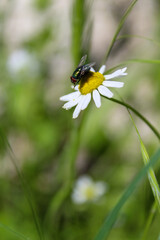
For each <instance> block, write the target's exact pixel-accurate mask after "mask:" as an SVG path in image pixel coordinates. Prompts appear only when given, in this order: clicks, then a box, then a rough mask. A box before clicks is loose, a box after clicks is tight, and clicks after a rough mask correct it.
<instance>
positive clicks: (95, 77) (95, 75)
mask: <svg viewBox="0 0 160 240" xmlns="http://www.w3.org/2000/svg"><path fill="white" fill-rule="evenodd" d="M104 80H105V78H104V76H103V75H102V74H101V73H99V72H88V73H86V74H85V75H84V76H83V77H82V78H81V81H80V84H79V91H80V92H81V93H82V94H83V95H86V94H88V93H91V92H92V91H93V90H94V89H96V88H98V87H99V86H100V85H101V84H102V82H103V81H104Z"/></svg>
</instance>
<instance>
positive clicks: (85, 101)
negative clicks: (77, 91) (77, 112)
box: [81, 93, 91, 110]
mask: <svg viewBox="0 0 160 240" xmlns="http://www.w3.org/2000/svg"><path fill="white" fill-rule="evenodd" d="M90 101H91V93H88V94H87V95H85V98H84V102H83V105H82V108H81V109H82V110H84V109H85V108H86V107H87V106H88V104H89V103H90Z"/></svg>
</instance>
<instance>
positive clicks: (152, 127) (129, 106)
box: [105, 97, 160, 140]
mask: <svg viewBox="0 0 160 240" xmlns="http://www.w3.org/2000/svg"><path fill="white" fill-rule="evenodd" d="M105 98H107V97H105ZM107 99H108V100H110V101H112V102H116V103H118V104H120V105H122V106H125V107H127V108H129V109H130V110H131V111H132V112H134V113H135V114H136V115H137V116H138V117H139V118H141V120H142V121H144V122H145V123H146V124H147V125H148V127H149V128H150V129H151V130H152V131H153V132H154V134H155V135H156V136H157V138H158V139H159V140H160V133H159V132H158V130H157V129H156V128H155V127H154V126H153V125H152V124H151V123H150V122H149V121H148V120H147V119H146V118H145V117H144V116H143V115H142V114H141V113H140V112H138V111H137V110H136V109H135V108H133V107H132V106H131V105H129V104H128V103H125V102H122V101H120V100H117V99H115V98H107Z"/></svg>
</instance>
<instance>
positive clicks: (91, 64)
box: [83, 62, 96, 70]
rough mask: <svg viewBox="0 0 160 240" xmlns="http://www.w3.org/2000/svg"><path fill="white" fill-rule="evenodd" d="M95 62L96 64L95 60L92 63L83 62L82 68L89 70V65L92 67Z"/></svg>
mask: <svg viewBox="0 0 160 240" xmlns="http://www.w3.org/2000/svg"><path fill="white" fill-rule="evenodd" d="M95 64H96V63H95V62H93V63H88V64H85V65H84V67H83V68H84V70H87V69H88V70H89V69H90V68H91V67H93V66H94V65H95Z"/></svg>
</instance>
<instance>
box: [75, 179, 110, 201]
mask: <svg viewBox="0 0 160 240" xmlns="http://www.w3.org/2000/svg"><path fill="white" fill-rule="evenodd" d="M106 191H107V184H106V183H104V182H94V181H93V180H92V179H91V178H90V177H89V176H81V177H80V178H79V179H78V180H77V181H76V183H75V186H74V189H73V193H72V201H73V202H74V203H75V204H83V203H87V202H95V201H96V200H98V199H99V198H100V197H101V196H102V195H104V193H105V192H106Z"/></svg>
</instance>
